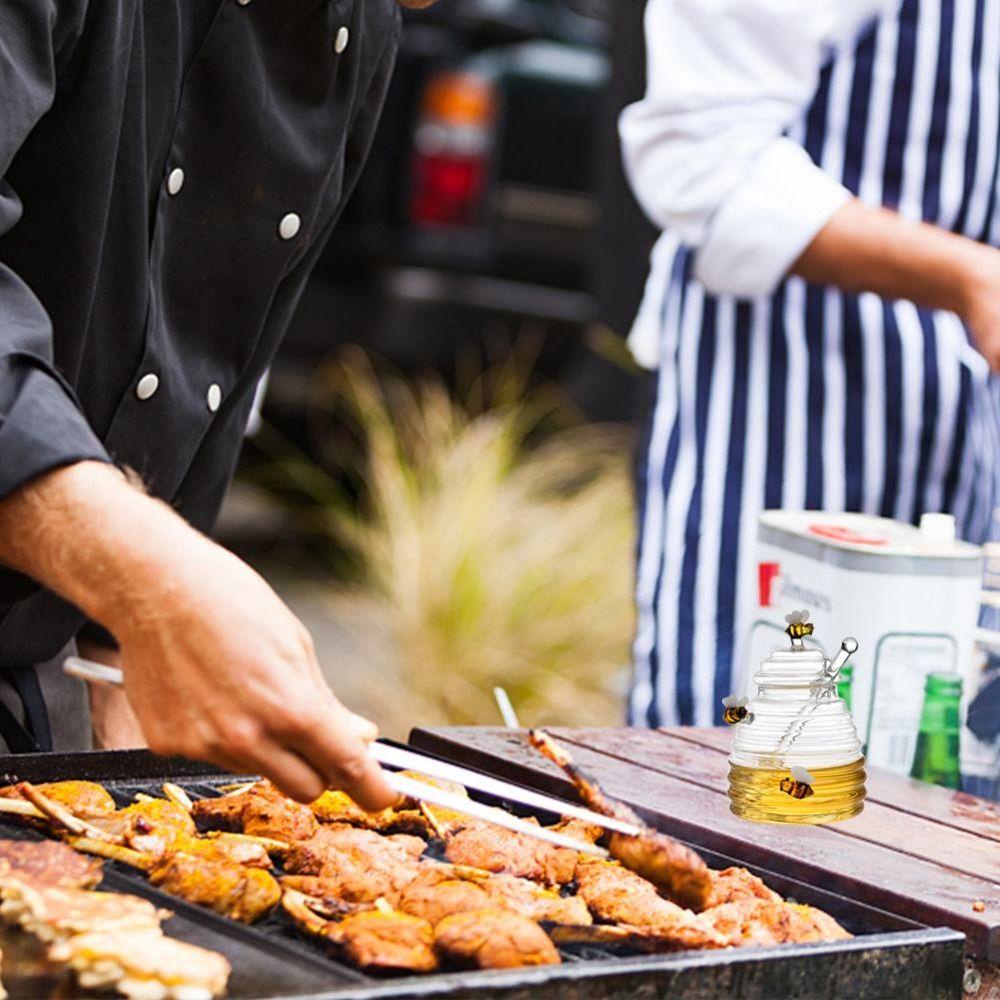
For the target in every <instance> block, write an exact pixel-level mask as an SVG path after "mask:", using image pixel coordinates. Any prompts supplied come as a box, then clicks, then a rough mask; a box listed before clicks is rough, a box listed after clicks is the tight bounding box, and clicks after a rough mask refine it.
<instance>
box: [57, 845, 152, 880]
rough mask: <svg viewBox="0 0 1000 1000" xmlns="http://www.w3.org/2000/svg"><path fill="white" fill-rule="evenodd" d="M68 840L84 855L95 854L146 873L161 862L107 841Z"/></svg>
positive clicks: (150, 856) (140, 852)
mask: <svg viewBox="0 0 1000 1000" xmlns="http://www.w3.org/2000/svg"><path fill="white" fill-rule="evenodd" d="M68 840H69V843H70V845H71V846H72V847H74V848H75V849H76V850H78V851H82V852H83V853H84V854H93V855H96V856H97V857H99V858H108V859H110V860H111V861H121V862H122V864H126V865H130V866H131V867H132V868H139V869H141V870H142V871H146V872H148V871H149V870H150V869H151V868H153V867H154V866H155V865H156V863H157V861H158V860H159V859H158V858H154V857H153V856H152V855H149V854H143V853H142V851H135V850H133V849H132V848H131V847H123V846H122V845H121V844H113V843H111V842H109V841H107V840H94V839H93V838H91V837H69V838H68Z"/></svg>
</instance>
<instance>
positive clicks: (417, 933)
mask: <svg viewBox="0 0 1000 1000" xmlns="http://www.w3.org/2000/svg"><path fill="white" fill-rule="evenodd" d="M326 937H327V939H328V940H330V941H332V942H334V943H335V944H336V945H337V946H338V947H339V949H340V950H341V952H342V954H343V956H344V958H346V959H347V960H348V961H349V962H350V963H351V964H352V965H356V966H357V967H358V968H359V969H369V970H376V969H377V970H380V971H390V970H401V971H409V972H433V971H434V969H436V968H437V959H436V958H435V955H434V951H433V948H432V944H433V940H434V933H433V931H432V929H431V925H430V924H429V923H428V922H427V921H426V920H421V919H420V918H419V917H412V916H409V915H408V914H406V913H399V912H397V911H392V912H390V913H383V912H381V911H380V910H368V911H366V912H364V913H356V914H352V915H351V916H349V917H345V918H344V919H343V920H341V921H339V922H338V923H335V924H331V925H330V928H329V930H328V931H327V932H326Z"/></svg>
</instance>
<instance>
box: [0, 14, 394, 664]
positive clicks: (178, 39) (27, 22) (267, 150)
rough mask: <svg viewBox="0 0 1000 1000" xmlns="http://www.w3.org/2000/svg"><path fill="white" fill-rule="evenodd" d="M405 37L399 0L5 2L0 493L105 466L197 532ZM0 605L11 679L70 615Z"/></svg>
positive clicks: (44, 651)
mask: <svg viewBox="0 0 1000 1000" xmlns="http://www.w3.org/2000/svg"><path fill="white" fill-rule="evenodd" d="M398 31H399V17H398V11H397V8H396V3H395V0H0V497H3V496H6V495H8V494H9V493H11V492H12V491H14V490H16V489H17V488H18V487H19V486H21V485H22V484H24V483H26V482H28V481H29V480H31V479H32V478H34V477H36V476H39V475H41V474H43V473H45V472H47V471H49V470H51V469H54V468H56V467H59V466H62V465H66V464H68V463H71V462H75V461H77V460H81V459H98V460H103V461H115V462H117V463H119V464H121V465H123V466H128V467H130V468H132V469H134V470H136V471H137V472H138V473H139V474H140V475H141V476H142V477H143V479H144V480H145V482H146V483H147V484H148V486H149V489H150V491H151V492H152V493H154V494H155V495H157V496H159V497H162V498H163V499H165V500H167V501H169V502H170V503H172V504H173V505H174V506H175V507H176V508H177V509H178V510H179V511H180V512H181V514H183V515H184V516H185V517H186V518H187V519H188V520H189V521H190V522H191V523H192V524H194V525H195V526H197V527H198V528H201V529H203V530H208V529H210V528H211V526H212V525H213V522H214V520H215V516H216V513H217V511H218V508H219V505H220V502H221V499H222V496H223V493H224V492H225V489H226V487H227V485H228V482H229V479H230V477H231V475H232V471H233V467H234V464H235V461H236V456H237V453H238V451H239V447H240V441H241V437H242V434H243V430H244V428H245V426H246V423H247V417H248V413H249V411H250V407H251V403H252V397H253V392H254V388H255V386H256V384H257V382H258V380H259V378H260V377H261V375H262V373H263V372H264V370H265V368H266V367H267V365H268V363H269V362H270V360H271V358H272V357H273V355H274V353H275V350H276V348H277V347H278V344H279V342H280V340H281V338H282V335H283V333H284V331H285V329H286V327H287V325H288V322H289V319H290V317H291V314H292V312H293V310H294V308H295V305H296V303H297V301H298V298H299V296H300V293H301V291H302V288H303V284H304V282H305V280H306V278H307V276H308V274H309V272H310V270H311V268H312V266H313V264H314V263H315V261H316V258H317V255H318V254H319V252H320V250H321V248H322V247H323V245H324V243H325V241H326V240H327V237H328V236H329V235H330V232H331V230H332V228H333V225H334V223H335V221H336V219H337V217H338V214H339V212H340V210H341V208H342V206H343V204H344V200H345V198H346V197H347V195H348V193H349V192H350V190H351V187H352V185H353V184H354V182H355V180H356V179H357V176H358V173H359V171H360V169H361V165H362V162H363V161H364V159H365V156H366V154H367V152H368V148H369V144H370V140H371V138H372V133H373V130H374V127H375V123H376V119H377V118H378V114H379V111H380V108H381V104H382V100H383V97H384V95H385V90H386V87H387V84H388V80H389V76H390V73H391V70H392V64H393V60H394V57H395V51H396V42H397V37H398ZM330 322H331V324H333V323H335V322H336V317H334V316H331V317H330ZM0 604H2V607H0V669H3V670H11V669H12V668H14V670H13V672H15V673H16V672H18V670H19V669H20V668H22V667H24V666H25V665H29V664H32V663H37V662H41V661H44V660H47V659H50V658H51V657H53V656H54V655H55V654H56V653H57V652H58V651H59V650H60V649H61V648H62V647H63V646H64V645H65V644H66V642H68V641H69V639H71V638H72V637H73V635H74V634H76V632H77V630H78V629H79V628H80V626H81V624H82V622H83V618H82V616H81V614H80V613H79V612H78V611H76V609H74V608H71V607H70V606H69V605H67V604H66V603H65V602H63V601H61V600H60V599H58V598H57V597H56V596H55V595H53V594H51V593H49V592H47V591H44V590H41V589H38V588H35V587H33V585H32V584H30V582H29V581H26V580H25V579H24V578H22V577H18V576H16V574H13V573H11V572H9V571H2V570H0Z"/></svg>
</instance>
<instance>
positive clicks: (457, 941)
mask: <svg viewBox="0 0 1000 1000" xmlns="http://www.w3.org/2000/svg"><path fill="white" fill-rule="evenodd" d="M434 948H435V949H436V951H437V953H438V955H439V956H440V957H441V958H442V959H443V960H444V961H446V962H447V963H448V964H449V965H453V966H456V967H458V968H463V969H514V968H522V967H524V966H529V965H558V964H559V963H560V961H561V959H560V958H559V952H558V951H557V950H556V946H555V945H554V944H553V943H552V940H551V938H549V936H548V935H547V934H546V933H545V931H543V930H542V928H541V927H539V926H538V924H536V923H535V922H534V921H533V920H529V919H528V918H527V917H523V916H521V914H519V913H514V912H513V911H511V910H501V909H485V910H471V911H468V912H462V913H455V914H452V915H451V916H448V917H445V918H444V919H443V920H442V921H441V922H440V923H438V925H437V926H436V927H435V928H434Z"/></svg>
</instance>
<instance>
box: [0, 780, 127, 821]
mask: <svg viewBox="0 0 1000 1000" xmlns="http://www.w3.org/2000/svg"><path fill="white" fill-rule="evenodd" d="M26 787H27V782H19V783H18V784H16V785H7V786H6V787H4V788H0V796H2V797H3V798H7V799H23V800H25V801H29V799H28V796H27V795H25V788H26ZM34 788H35V789H36V790H37V791H39V792H41V793H42V794H43V795H44V796H45V797H46V798H48V799H51V800H52V801H53V802H56V803H58V804H59V805H61V806H63V807H64V808H66V809H68V810H69V811H70V812H71V813H73V814H74V815H75V816H101V815H103V814H105V813H113V812H114V811H115V810H116V809H117V808H118V806H117V805H116V804H115V800H114V799H113V798H112V797H111V795H110V793H109V792H108V791H107V789H105V788H104V787H102V786H101V785H98V784H96V783H95V782H93V781H53V782H50V783H49V784H44V785H35V786H34Z"/></svg>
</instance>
